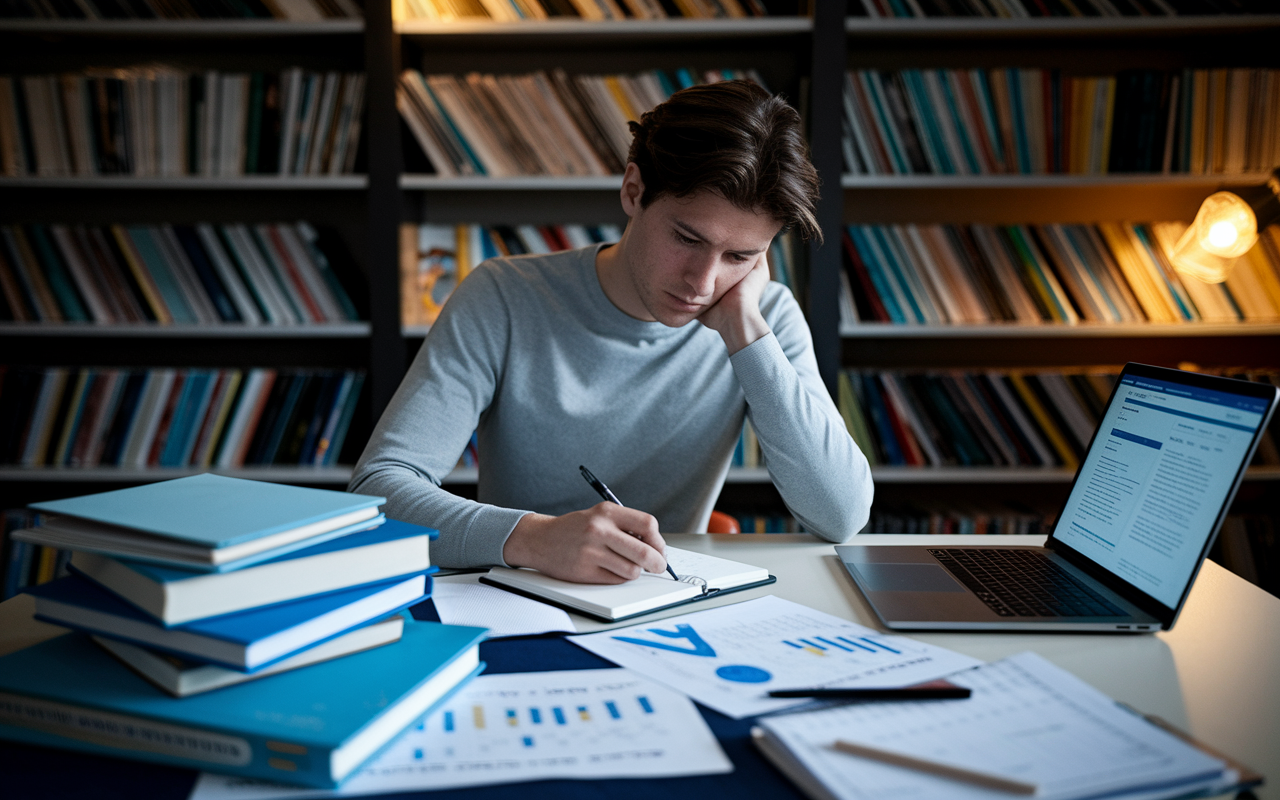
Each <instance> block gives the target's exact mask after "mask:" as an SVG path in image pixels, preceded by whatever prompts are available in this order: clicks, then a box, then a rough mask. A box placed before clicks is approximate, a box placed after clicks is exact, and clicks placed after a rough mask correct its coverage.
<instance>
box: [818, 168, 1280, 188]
mask: <svg viewBox="0 0 1280 800" xmlns="http://www.w3.org/2000/svg"><path fill="white" fill-rule="evenodd" d="M1270 176H1271V174H1270V173H1268V172H1257V173H1241V174H1236V175H1186V174H1181V173H1179V174H1170V175H1165V174H1159V173H1128V174H1118V175H1058V174H1050V175H842V176H841V177H840V186H841V187H842V188H844V189H913V190H929V189H1107V188H1117V187H1143V188H1147V187H1151V188H1165V189H1203V190H1205V191H1215V190H1217V189H1218V188H1220V187H1223V186H1247V185H1262V184H1264V183H1266V182H1267V179H1268V178H1269V177H1270Z"/></svg>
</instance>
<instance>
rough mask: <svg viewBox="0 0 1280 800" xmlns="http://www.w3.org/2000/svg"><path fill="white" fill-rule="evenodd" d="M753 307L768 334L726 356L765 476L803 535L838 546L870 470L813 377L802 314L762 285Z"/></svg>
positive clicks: (863, 509)
mask: <svg viewBox="0 0 1280 800" xmlns="http://www.w3.org/2000/svg"><path fill="white" fill-rule="evenodd" d="M761 310H762V311H763V312H764V315H765V319H766V320H767V321H768V322H769V326H770V327H771V328H772V329H773V333H772V334H770V335H768V336H765V337H763V338H762V339H759V340H757V341H755V342H753V343H752V344H750V345H748V346H747V347H744V348H743V349H741V350H739V351H738V352H737V353H734V354H733V355H732V356H731V357H730V362H731V363H732V364H733V370H734V374H735V375H737V377H738V382H739V383H740V384H741V386H742V391H743V393H744V394H745V396H746V400H747V415H748V417H749V418H750V420H751V425H752V427H753V428H754V429H755V432H756V436H757V438H758V439H759V440H760V449H761V453H762V454H763V455H764V463H765V466H766V467H767V468H768V470H769V476H770V477H771V478H772V479H773V482H774V485H775V486H776V487H777V488H778V491H779V493H780V494H781V495H782V499H783V502H785V503H786V504H787V508H788V509H790V510H791V513H792V514H793V515H795V517H796V519H798V520H799V521H800V522H801V523H802V524H803V525H804V527H805V530H807V531H809V532H810V533H813V534H816V535H818V536H821V537H822V538H824V539H827V540H828V541H832V542H843V541H845V540H846V539H848V538H849V537H851V536H853V535H854V534H856V533H857V532H858V531H860V530H861V529H862V527H863V526H864V525H866V524H867V520H868V519H869V518H870V515H871V500H872V495H873V492H874V487H873V485H872V482H871V467H870V465H869V464H868V463H867V458H866V456H865V455H863V453H862V451H861V450H860V449H858V446H857V444H855V443H854V441H853V438H852V437H851V436H850V435H849V432H848V430H847V429H846V427H845V424H844V420H843V419H842V418H841V416H840V412H839V411H838V410H837V409H836V406H835V403H834V402H832V400H831V396H830V394H828V392H827V390H826V386H825V385H824V384H823V382H822V378H821V376H820V375H819V373H818V362H817V359H816V358H815V356H814V354H813V340H812V338H811V337H810V334H809V327H808V325H807V324H806V323H805V320H804V315H803V314H802V313H801V312H800V307H799V306H798V305H797V304H796V301H795V299H794V298H793V297H792V296H791V293H790V292H789V291H787V290H786V289H785V287H782V286H779V285H777V284H770V290H769V292H768V293H767V294H766V296H765V298H763V302H762V303H761Z"/></svg>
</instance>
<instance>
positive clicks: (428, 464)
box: [350, 267, 528, 568]
mask: <svg viewBox="0 0 1280 800" xmlns="http://www.w3.org/2000/svg"><path fill="white" fill-rule="evenodd" d="M510 333H511V328H510V316H509V314H508V313H507V310H506V306H505V304H504V303H503V299H502V296H501V293H500V291H499V288H498V285H497V283H496V282H495V280H494V278H493V276H492V274H491V273H490V272H488V271H487V270H485V269H484V268H483V267H481V268H479V269H477V270H476V271H475V272H473V273H472V274H471V275H470V276H468V277H467V280H465V281H463V282H462V283H461V284H459V286H458V288H457V289H456V290H454V292H453V295H452V296H451V297H450V298H449V302H448V303H447V304H446V305H445V307H444V310H443V311H442V313H441V314H440V317H439V319H437V320H436V322H435V324H434V325H432V326H431V331H430V333H428V334H427V337H426V340H425V341H424V342H423V344H422V347H421V349H420V350H419V351H418V355H417V357H416V358H415V359H414V360H413V365H412V366H411V367H410V368H409V372H408V374H407V375H405V378H404V380H403V381H402V382H401V384H400V388H399V389H397V390H396V393H395V396H394V397H392V399H391V403H390V405H388V406H387V409H386V411H385V412H383V414H382V418H381V419H380V420H378V424H377V426H375V428H374V430H373V435H372V436H371V437H370V439H369V443H368V445H366V447H365V449H364V453H363V454H362V455H361V456H360V460H359V462H358V463H357V464H356V468H355V472H354V474H353V475H352V478H351V484H350V489H351V491H353V492H360V493H362V494H374V495H382V496H384V497H386V498H387V503H386V506H385V508H384V511H385V512H386V514H387V516H389V517H391V518H393V519H399V520H403V521H405V522H411V523H415V524H418V525H426V526H429V527H432V528H438V529H439V530H440V538H439V539H438V540H437V541H436V542H434V543H433V544H432V545H431V560H432V563H434V564H437V565H439V566H442V567H455V568H457V567H477V566H487V565H492V564H498V565H504V566H505V562H504V561H503V559H502V549H503V546H504V545H505V544H506V541H507V537H508V536H510V535H511V531H512V530H513V529H514V528H515V526H516V523H517V522H519V521H520V518H521V517H523V516H524V515H525V514H526V513H528V512H525V511H517V510H514V509H507V508H500V507H497V506H491V505H485V504H483V503H477V502H475V501H473V500H467V499H465V498H461V497H458V496H457V495H454V494H452V493H450V492H448V491H445V490H444V489H442V488H441V487H440V482H441V481H442V480H443V479H444V477H445V476H446V475H448V474H449V472H450V470H452V469H453V467H454V466H455V465H456V464H457V462H458V457H459V456H460V455H461V454H462V451H463V449H464V448H465V447H466V446H467V442H468V441H469V440H470V438H471V433H472V432H473V431H474V430H475V429H476V425H477V423H478V421H479V419H480V415H481V414H483V413H484V412H485V410H486V409H487V408H488V407H489V404H490V402H491V401H492V399H493V397H494V392H495V389H496V387H497V385H498V382H499V381H500V380H501V379H502V364H503V362H504V359H505V356H506V352H507V346H508V343H509V341H510Z"/></svg>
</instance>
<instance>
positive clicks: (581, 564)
mask: <svg viewBox="0 0 1280 800" xmlns="http://www.w3.org/2000/svg"><path fill="white" fill-rule="evenodd" d="M666 549H667V546H666V543H665V542H663V541H662V535H661V534H659V533H658V520H657V519H655V518H654V517H653V516H652V515H650V514H646V513H644V512H643V511H637V510H636V509H634V508H624V507H623V506H620V505H617V504H615V503H597V504H596V505H594V506H592V507H591V508H588V509H585V510H583V511H574V512H573V513H570V514H565V515H563V516H559V517H549V516H547V515H545V514H526V515H524V516H523V517H521V518H520V521H519V522H518V523H516V527H515V530H513V531H511V535H510V536H508V537H507V543H506V545H504V546H503V548H502V558H503V560H504V561H506V562H507V563H508V564H509V565H511V566H513V567H533V568H534V569H536V570H538V571H539V572H541V573H543V574H545V575H550V576H551V577H553V578H559V579H561V580H565V581H572V582H574V583H625V582H626V581H630V580H635V579H636V578H638V577H640V575H641V574H643V573H645V572H653V573H659V572H663V571H664V570H666V568H667V560H666V558H665V557H664V555H663V554H664V553H665V552H666Z"/></svg>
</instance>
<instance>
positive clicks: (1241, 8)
mask: <svg viewBox="0 0 1280 800" xmlns="http://www.w3.org/2000/svg"><path fill="white" fill-rule="evenodd" d="M1269 10H1271V6H1270V5H1269V4H1268V3H1266V2H1265V0H858V1H857V2H852V3H849V15H850V16H857V17H872V18H876V17H880V18H883V17H889V18H892V17H906V18H923V17H997V18H1004V19H1019V18H1027V17H1176V16H1185V15H1201V14H1249V13H1255V14H1265V13H1268V11H1269Z"/></svg>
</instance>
